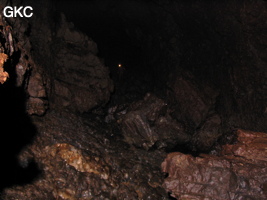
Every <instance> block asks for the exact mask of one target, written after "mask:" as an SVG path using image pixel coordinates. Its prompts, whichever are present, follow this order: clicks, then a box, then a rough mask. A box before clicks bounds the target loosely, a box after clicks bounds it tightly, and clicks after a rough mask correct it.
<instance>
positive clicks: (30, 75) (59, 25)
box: [8, 1, 113, 115]
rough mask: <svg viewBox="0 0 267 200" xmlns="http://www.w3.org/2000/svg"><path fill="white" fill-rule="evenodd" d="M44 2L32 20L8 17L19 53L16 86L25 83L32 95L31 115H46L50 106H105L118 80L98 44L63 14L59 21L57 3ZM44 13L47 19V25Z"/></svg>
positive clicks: (73, 108)
mask: <svg viewBox="0 0 267 200" xmlns="http://www.w3.org/2000/svg"><path fill="white" fill-rule="evenodd" d="M43 4H44V5H43V7H42V5H38V6H36V14H35V17H33V18H31V19H30V23H29V22H27V21H23V20H21V19H20V18H18V19H17V20H14V19H12V18H10V19H8V20H9V21H8V22H9V24H11V26H12V27H13V31H12V33H10V34H12V37H14V38H15V39H14V46H15V47H14V52H15V53H16V55H18V58H16V61H14V63H15V64H16V85H17V86H18V87H24V88H25V90H26V91H27V93H28V95H29V99H28V101H27V111H28V113H29V114H30V115H33V114H36V115H44V114H45V112H46V110H47V109H48V108H52V109H59V110H61V109H68V110H70V111H74V112H86V111H89V110H91V109H92V108H93V107H95V106H101V105H104V104H105V103H106V102H107V101H108V100H109V97H110V93H111V92H112V91H113V82H112V80H111V79H110V77H109V70H108V68H107V67H106V66H105V65H104V63H103V62H101V61H100V59H99V58H98V57H97V55H96V54H97V52H98V50H97V45H96V44H95V43H94V42H93V41H92V40H91V39H90V38H89V37H88V36H86V35H85V34H84V33H82V32H80V31H78V30H77V29H75V27H74V25H73V24H71V23H69V22H67V21H66V19H65V17H64V15H63V14H62V15H59V16H57V19H56V20H53V17H55V16H54V15H52V14H50V11H51V10H53V7H52V5H51V4H50V3H49V1H44V2H43ZM41 7H42V8H43V9H41ZM44 17H45V18H46V22H47V23H43V18H44ZM44 33H46V34H44ZM17 41H19V42H17ZM33 49H34V51H33ZM48 99H49V103H48V101H47V100H48Z"/></svg>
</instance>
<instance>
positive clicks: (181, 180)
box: [162, 130, 267, 200]
mask: <svg viewBox="0 0 267 200" xmlns="http://www.w3.org/2000/svg"><path fill="white" fill-rule="evenodd" d="M236 134H237V142H236V143H235V144H228V145H225V146H223V147H222V150H221V151H220V152H218V153H219V155H217V156H215V155H206V154H202V155H200V156H199V157H193V156H191V155H186V154H182V153H179V152H175V153H170V154H168V156H167V158H166V159H165V161H164V162H163V163H162V170H163V172H165V173H167V175H168V177H167V178H166V179H165V181H164V184H163V187H164V188H165V189H166V190H167V191H168V192H170V193H171V196H173V197H175V198H178V199H180V198H181V199H199V200H201V199H214V200H225V199H229V200H237V199H262V200H263V199H266V198H267V192H266V181H267V180H266V170H267V159H266V148H267V134H266V133H260V132H251V131H245V130H237V132H236Z"/></svg>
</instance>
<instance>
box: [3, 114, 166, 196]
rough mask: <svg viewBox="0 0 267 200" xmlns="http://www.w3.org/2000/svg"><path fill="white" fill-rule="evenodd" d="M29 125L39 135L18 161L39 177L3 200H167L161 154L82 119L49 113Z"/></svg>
mask: <svg viewBox="0 0 267 200" xmlns="http://www.w3.org/2000/svg"><path fill="white" fill-rule="evenodd" d="M34 122H35V124H36V125H37V128H38V131H39V133H40V134H39V135H38V136H37V137H36V139H35V141H34V143H33V144H32V145H30V146H29V147H28V148H27V149H25V150H24V151H23V152H22V153H21V155H20V158H19V159H20V162H21V164H22V165H23V166H27V164H28V162H29V160H31V159H32V158H33V159H34V160H35V162H37V163H38V165H39V167H40V169H42V170H43V172H42V174H40V177H39V178H38V179H37V180H36V181H34V182H33V183H32V184H29V185H26V186H23V187H22V186H17V187H13V188H12V189H7V190H5V195H4V197H3V198H4V199H105V198H106V199H168V198H167V194H166V192H165V191H164V189H163V188H162V187H161V183H162V181H163V176H162V173H161V171H160V163H161V162H162V160H163V159H164V153H162V152H159V151H153V152H147V151H145V150H141V149H133V148H131V147H130V146H129V145H128V144H127V143H125V142H124V141H123V140H122V137H121V136H120V135H119V134H117V133H114V132H112V131H111V130H110V129H109V128H108V127H106V126H107V125H106V124H103V122H101V121H98V120H88V117H87V116H86V117H85V116H77V115H71V114H69V113H60V114H58V113H49V114H47V115H46V116H45V117H43V118H42V119H40V118H36V119H35V121H34ZM103 127H106V128H105V129H103ZM103 130H106V131H105V132H103Z"/></svg>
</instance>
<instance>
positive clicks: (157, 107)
mask: <svg viewBox="0 0 267 200" xmlns="http://www.w3.org/2000/svg"><path fill="white" fill-rule="evenodd" d="M121 127H122V133H123V136H124V138H125V140H126V141H127V142H128V143H129V144H133V145H134V146H137V147H143V148H145V149H147V150H148V149H150V148H151V147H152V146H153V145H155V144H156V146H155V147H157V148H164V147H170V148H171V147H174V146H176V145H179V144H185V143H187V142H188V141H189V139H190V136H189V135H188V134H187V133H186V131H185V128H184V126H183V124H180V123H178V122H176V121H175V120H174V119H172V118H171V117H170V116H169V115H168V112H167V105H166V103H165V102H164V101H163V100H161V99H159V98H157V97H156V96H154V95H152V94H147V95H146V96H145V98H144V100H141V101H139V102H137V103H134V104H133V105H132V107H131V108H129V109H128V113H127V114H126V115H125V116H124V117H123V119H122V123H121Z"/></svg>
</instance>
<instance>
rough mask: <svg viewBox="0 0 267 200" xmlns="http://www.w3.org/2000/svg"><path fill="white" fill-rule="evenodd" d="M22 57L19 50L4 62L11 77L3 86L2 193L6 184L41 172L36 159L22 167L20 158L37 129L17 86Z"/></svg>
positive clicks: (0, 88) (0, 103)
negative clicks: (19, 155) (18, 64)
mask: <svg viewBox="0 0 267 200" xmlns="http://www.w3.org/2000/svg"><path fill="white" fill-rule="evenodd" d="M19 57H20V55H19V53H18V52H17V53H15V54H13V56H12V57H11V58H10V59H8V61H7V62H6V63H5V70H6V71H7V72H8V73H9V76H10V79H9V80H7V81H6V82H5V83H4V84H3V85H0V94H1V98H0V107H1V122H0V127H1V136H0V137H1V139H0V142H1V144H0V152H1V158H2V163H1V166H2V168H1V172H0V173H1V175H0V177H1V179H0V192H2V190H3V189H4V188H6V187H11V186H13V185H24V184H27V183H30V182H31V181H33V180H34V179H35V178H36V177H37V176H38V174H40V171H39V169H38V167H37V165H36V164H35V163H34V162H33V161H32V162H30V164H27V166H26V167H25V168H22V167H21V166H20V165H19V162H18V157H17V156H18V154H19V153H20V151H21V150H22V149H23V148H24V147H25V146H27V145H28V144H30V143H31V142H32V140H33V138H34V136H35V134H36V132H37V130H36V128H35V126H34V125H33V124H32V122H31V119H30V117H29V116H28V115H27V113H26V111H25V110H26V102H25V101H26V94H25V91H24V88H22V87H16V73H15V66H16V63H17V61H18V59H19Z"/></svg>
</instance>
